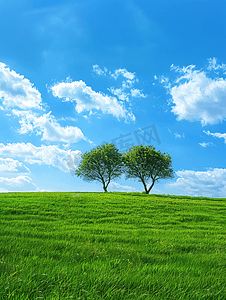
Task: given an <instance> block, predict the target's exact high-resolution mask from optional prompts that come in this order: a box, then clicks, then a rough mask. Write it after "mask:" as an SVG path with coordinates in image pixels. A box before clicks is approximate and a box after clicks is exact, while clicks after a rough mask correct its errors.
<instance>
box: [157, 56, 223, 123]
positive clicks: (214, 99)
mask: <svg viewBox="0 0 226 300" xmlns="http://www.w3.org/2000/svg"><path fill="white" fill-rule="evenodd" d="M211 68H215V69H217V68H218V67H217V65H216V62H215V61H214V60H212V61H209V69H211ZM222 68H223V67H222ZM222 68H221V69H222ZM209 69H208V68H207V71H209ZM218 69H220V68H218ZM171 70H172V71H174V72H176V74H179V75H178V76H177V78H176V80H175V81H174V82H171V83H170V82H169V79H167V78H165V77H161V78H163V79H162V80H160V82H161V83H162V84H163V86H164V87H165V88H166V89H167V91H168V92H169V94H170V95H171V97H172V104H173V106H172V112H173V113H174V114H175V115H177V116H178V120H183V119H184V120H187V121H195V120H196V121H197V120H198V121H201V123H202V125H206V124H208V123H209V124H216V123H218V122H219V121H223V120H224V119H225V116H226V100H225V99H226V79H224V78H222V77H221V78H220V77H216V76H215V77H214V78H211V76H209V77H208V72H206V71H203V70H195V66H193V65H190V66H187V67H183V68H179V67H177V66H174V65H172V66H171Z"/></svg>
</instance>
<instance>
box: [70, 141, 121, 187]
mask: <svg viewBox="0 0 226 300" xmlns="http://www.w3.org/2000/svg"><path fill="white" fill-rule="evenodd" d="M122 157H123V155H122V153H120V152H119V150H118V149H117V148H116V147H115V145H114V144H108V143H106V144H105V145H101V146H98V147H96V148H94V149H92V150H91V151H89V152H86V153H84V154H83V155H82V156H81V158H82V160H81V162H80V164H79V166H78V169H77V170H76V172H75V175H77V176H79V177H81V178H82V179H84V180H86V181H89V182H90V181H94V180H97V181H99V182H101V183H102V185H103V189H104V191H105V192H107V188H108V185H109V183H110V182H111V180H112V179H115V178H118V177H120V175H121V174H122V167H123V158H122Z"/></svg>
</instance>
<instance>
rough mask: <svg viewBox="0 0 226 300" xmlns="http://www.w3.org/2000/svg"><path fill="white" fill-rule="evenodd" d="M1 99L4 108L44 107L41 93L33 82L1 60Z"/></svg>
mask: <svg viewBox="0 0 226 300" xmlns="http://www.w3.org/2000/svg"><path fill="white" fill-rule="evenodd" d="M0 99H1V100H2V104H3V109H5V108H12V107H17V108H21V109H42V99H41V94H40V93H39V91H38V90H37V89H36V88H35V87H34V86H33V84H32V83H31V82H30V81H29V80H28V79H26V78H24V76H22V75H19V74H17V73H16V72H15V71H13V70H10V69H9V68H8V67H7V66H6V65H5V64H4V63H1V62H0Z"/></svg>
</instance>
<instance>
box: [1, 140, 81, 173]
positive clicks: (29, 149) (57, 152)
mask: <svg viewBox="0 0 226 300" xmlns="http://www.w3.org/2000/svg"><path fill="white" fill-rule="evenodd" d="M81 154H82V153H81V151H79V150H75V151H71V150H62V149H60V148H59V147H58V146H55V145H49V146H45V145H42V146H41V147H36V146H34V145H33V144H31V143H27V144H26V143H12V144H11V143H9V144H7V145H4V144H2V143H0V156H1V157H3V158H4V157H6V158H8V157H13V158H20V159H22V160H23V161H24V162H25V163H28V164H39V165H49V166H53V167H55V168H59V169H60V170H62V171H64V172H68V171H69V169H68V165H67V161H66V159H67V157H68V156H69V155H72V156H74V157H78V156H80V155H81ZM75 167H77V166H75Z"/></svg>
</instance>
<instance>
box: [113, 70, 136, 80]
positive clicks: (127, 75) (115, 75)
mask: <svg viewBox="0 0 226 300" xmlns="http://www.w3.org/2000/svg"><path fill="white" fill-rule="evenodd" d="M119 75H122V76H123V77H124V78H126V79H128V80H134V79H135V77H136V75H135V73H131V72H129V71H127V70H126V69H125V68H124V69H118V70H115V71H114V73H111V76H112V77H113V78H115V79H117V78H118V77H119Z"/></svg>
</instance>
